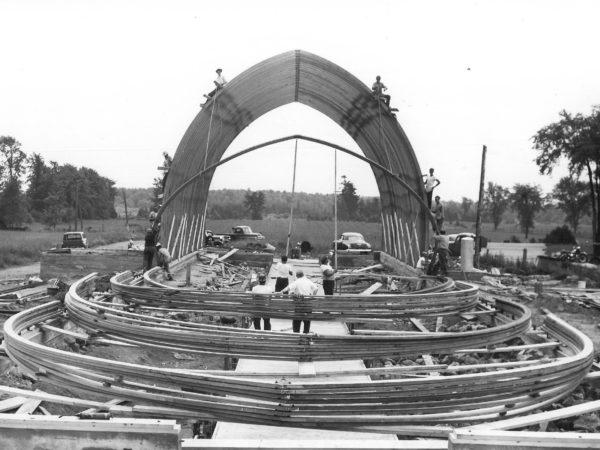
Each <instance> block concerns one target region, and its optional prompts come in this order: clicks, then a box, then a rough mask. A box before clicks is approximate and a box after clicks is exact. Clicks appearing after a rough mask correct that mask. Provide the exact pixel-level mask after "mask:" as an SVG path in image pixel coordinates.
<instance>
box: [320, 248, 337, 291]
mask: <svg viewBox="0 0 600 450" xmlns="http://www.w3.org/2000/svg"><path fill="white" fill-rule="evenodd" d="M320 262H321V266H320V269H321V274H322V275H323V292H324V293H325V295H333V291H334V290H335V270H333V267H331V265H330V264H329V258H327V256H322V257H321V260H320Z"/></svg>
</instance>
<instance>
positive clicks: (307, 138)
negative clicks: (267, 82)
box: [155, 134, 437, 230]
mask: <svg viewBox="0 0 600 450" xmlns="http://www.w3.org/2000/svg"><path fill="white" fill-rule="evenodd" d="M294 139H300V140H303V141H308V142H314V143H315V144H321V145H325V146H327V147H331V148H333V149H335V150H339V151H341V152H344V153H346V154H348V155H351V156H354V157H355V158H358V159H360V160H361V161H364V162H366V163H367V164H370V165H371V167H375V168H377V169H379V170H381V171H382V172H384V173H385V174H386V175H389V176H391V177H392V178H394V180H396V181H397V182H398V183H400V184H401V185H402V186H403V187H404V188H405V189H406V190H407V191H408V193H409V194H410V195H412V196H413V197H414V198H415V199H416V200H417V202H419V204H420V205H421V207H423V208H424V209H425V210H427V211H429V207H428V205H427V203H425V200H423V197H422V196H421V195H419V194H418V193H417V192H415V190H414V189H413V188H412V187H410V186H409V184H408V183H407V182H406V181H405V180H403V179H402V178H401V177H400V176H399V175H397V174H395V173H393V172H392V171H391V170H389V169H388V168H386V167H384V166H383V165H381V164H379V163H378V162H377V161H373V160H372V159H369V158H367V157H365V156H363V155H361V154H359V153H356V152H354V151H352V150H350V149H348V148H346V147H342V146H341V145H338V144H334V143H333V142H329V141H325V140H323V139H317V138H313V137H310V136H304V135H301V134H293V135H291V136H285V137H282V138H278V139H272V140H270V141H267V142H263V143H262V144H256V145H253V146H252V147H248V148H246V149H244V150H241V151H239V152H237V153H235V154H234V155H231V156H228V157H227V158H223V159H222V160H220V161H218V162H216V163H214V164H211V165H210V166H208V167H207V168H206V169H204V170H201V171H200V172H198V173H197V174H195V175H192V176H191V177H190V178H188V179H187V180H185V181H184V182H183V183H182V184H181V185H180V186H179V187H178V188H177V189H175V191H173V192H172V193H171V195H169V197H168V198H167V199H166V200H165V201H164V202H163V204H162V206H161V207H160V209H159V210H158V212H157V213H156V220H155V223H158V222H160V218H161V216H162V213H163V211H164V210H165V209H166V208H167V207H168V206H169V205H170V204H171V203H172V202H173V200H175V199H176V198H177V196H179V195H180V194H181V193H182V192H183V191H184V190H185V188H187V187H188V186H189V185H190V184H192V183H193V182H194V181H196V180H198V179H199V178H200V177H202V176H203V175H205V174H207V173H210V172H212V171H213V170H215V169H216V168H217V167H219V166H222V165H223V164H225V163H228V162H230V161H232V160H234V159H236V158H239V157H240V156H243V155H245V154H247V153H250V152H253V151H255V150H259V149H261V148H264V147H268V146H269V145H275V144H279V143H280V142H286V141H291V140H294ZM428 217H429V221H430V222H431V224H432V225H433V228H434V229H435V230H437V223H436V221H435V219H434V217H433V215H432V214H429V215H428Z"/></svg>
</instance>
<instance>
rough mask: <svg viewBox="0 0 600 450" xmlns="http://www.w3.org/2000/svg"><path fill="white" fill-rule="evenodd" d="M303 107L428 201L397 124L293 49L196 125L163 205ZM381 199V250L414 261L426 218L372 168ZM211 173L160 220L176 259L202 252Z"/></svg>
mask: <svg viewBox="0 0 600 450" xmlns="http://www.w3.org/2000/svg"><path fill="white" fill-rule="evenodd" d="M291 102H300V103H303V104H305V105H307V106H309V107H311V108H314V109H316V110H317V111H319V112H321V113H322V114H324V115H326V116H327V117H329V118H330V119H332V120H333V121H335V122H336V123H337V124H338V125H340V126H341V127H342V128H343V129H344V130H345V131H346V132H347V133H348V134H350V136H351V137H352V138H353V139H354V140H355V142H356V143H357V144H358V146H359V147H360V149H361V150H362V152H363V153H364V155H365V156H366V157H367V158H369V159H371V160H373V161H375V162H376V163H378V164H380V165H381V166H383V167H385V168H386V169H387V170H389V171H390V172H392V173H393V174H396V176H398V177H400V178H402V179H403V180H404V181H405V183H406V185H408V186H410V188H411V189H412V190H413V191H415V192H417V193H418V195H420V196H421V198H424V189H423V183H422V180H421V173H422V172H421V170H420V168H419V164H418V162H417V159H416V156H415V154H414V151H413V149H412V147H411V145H410V142H409V141H408V138H407V137H406V135H405V133H404V131H403V130H402V128H401V127H400V125H399V124H398V122H397V121H396V119H395V118H394V117H393V116H392V115H391V114H390V113H389V111H387V109H385V108H384V107H382V106H381V104H380V102H379V101H378V100H377V99H376V98H375V97H374V96H373V95H372V93H371V90H370V89H369V87H367V86H366V85H365V84H364V83H363V82H361V81H360V80H359V79H357V78H356V77H354V76H353V75H352V74H350V73H349V72H347V71H346V70H344V69H342V68H341V67H339V66H337V65H336V64H334V63H332V62H330V61H327V60H326V59H323V58H321V57H319V56H317V55H314V54H311V53H308V52H305V51H302V50H295V51H291V52H286V53H283V54H281V55H277V56H274V57H272V58H269V59H267V60H265V61H263V62H260V63H258V64H257V65H255V66H253V67H251V68H249V69H248V70H246V71H245V72H243V73H241V74H240V75H238V76H237V77H235V78H234V79H233V80H231V81H230V82H229V83H228V84H227V85H226V86H225V88H224V89H223V90H221V91H219V94H218V96H217V97H216V98H215V99H214V100H211V101H209V103H207V104H206V105H205V107H204V109H203V110H202V111H200V112H199V113H198V115H197V116H196V117H195V118H194V120H193V121H192V123H191V124H190V126H189V128H188V130H187V131H186V133H185V135H184V136H183V138H182V140H181V142H180V144H179V147H178V148H177V151H176V153H175V156H174V158H173V164H172V166H171V168H170V171H169V176H168V178H167V182H166V185H165V193H164V194H165V198H169V197H170V196H171V195H172V194H173V193H175V191H177V190H178V188H179V187H180V186H181V185H182V184H184V183H185V182H186V180H189V179H190V178H191V177H193V176H194V175H196V174H197V173H198V172H200V171H202V170H203V169H204V168H207V167H209V166H211V165H212V164H215V163H217V162H219V161H220V160H221V158H222V156H223V153H224V152H225V151H226V150H227V148H228V147H229V145H230V144H231V142H233V140H234V139H235V138H236V137H237V136H238V135H239V134H240V133H241V132H242V130H244V129H245V128H246V127H247V126H248V125H250V124H251V123H252V122H253V121H255V120H256V119H258V118H259V117H261V116H262V115H263V114H266V113H268V112H270V111H272V110H274V109H276V108H278V107H280V106H283V105H286V104H288V103H291ZM372 170H373V174H374V176H375V179H376V181H377V184H378V188H379V193H380V199H381V209H382V212H381V216H382V229H383V242H382V247H383V249H384V250H385V251H386V252H388V253H390V254H391V255H393V256H395V257H397V258H400V259H403V260H406V261H408V262H411V263H412V262H414V261H415V260H416V258H418V255H419V252H420V250H421V249H422V248H424V246H425V243H426V238H427V229H428V226H427V222H428V217H427V215H428V214H429V212H428V211H426V210H425V209H424V208H423V207H422V202H420V201H419V200H418V199H416V198H414V196H413V195H411V193H410V192H409V190H408V189H406V187H404V186H402V184H401V183H399V182H398V181H397V180H396V179H395V178H394V177H392V176H390V175H389V174H386V173H385V172H384V171H382V170H380V169H378V168H377V167H374V166H372ZM213 174H214V170H212V171H208V172H207V173H206V174H205V175H204V176H203V177H200V178H198V179H197V181H194V182H193V183H190V184H189V185H188V186H187V187H186V188H185V189H183V190H181V191H180V192H178V194H177V198H174V199H173V200H172V201H171V202H170V203H169V205H168V207H167V208H165V210H164V211H163V213H162V229H161V242H163V243H165V242H166V243H167V245H168V247H169V250H170V251H171V253H172V254H173V255H174V256H181V255H183V254H186V253H188V252H190V251H193V250H196V249H198V248H199V247H200V246H202V241H203V240H202V234H203V233H202V231H203V227H204V223H203V217H204V212H205V209H206V203H207V198H208V190H209V187H210V182H211V180H212V176H213Z"/></svg>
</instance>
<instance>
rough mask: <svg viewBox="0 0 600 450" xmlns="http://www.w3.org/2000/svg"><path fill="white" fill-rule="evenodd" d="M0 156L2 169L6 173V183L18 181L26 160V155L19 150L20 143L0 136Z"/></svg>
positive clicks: (10, 137)
mask: <svg viewBox="0 0 600 450" xmlns="http://www.w3.org/2000/svg"><path fill="white" fill-rule="evenodd" d="M0 156H2V159H3V164H2V165H3V167H5V168H6V170H7V171H8V173H6V176H7V180H6V181H12V180H15V179H18V178H19V177H20V176H21V174H22V172H23V169H24V168H25V161H26V160H27V155H26V154H25V152H24V151H23V150H21V143H20V142H19V141H17V140H16V139H15V138H14V137H12V136H0Z"/></svg>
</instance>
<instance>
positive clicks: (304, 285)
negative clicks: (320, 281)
mask: <svg viewBox="0 0 600 450" xmlns="http://www.w3.org/2000/svg"><path fill="white" fill-rule="evenodd" d="M318 289H319V288H318V286H317V285H316V284H315V283H313V282H312V281H310V280H309V279H308V278H306V277H305V276H304V272H303V271H302V270H297V271H296V281H294V282H293V283H291V284H290V285H289V286H287V287H286V288H284V289H283V290H282V291H281V293H282V294H285V293H287V292H289V293H290V294H292V295H293V298H294V309H295V313H297V318H295V319H293V320H292V331H293V332H294V333H300V324H302V325H303V328H302V332H303V333H310V319H303V317H306V315H307V314H311V313H312V301H313V299H311V296H313V295H315V294H316V293H317V290H318Z"/></svg>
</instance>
